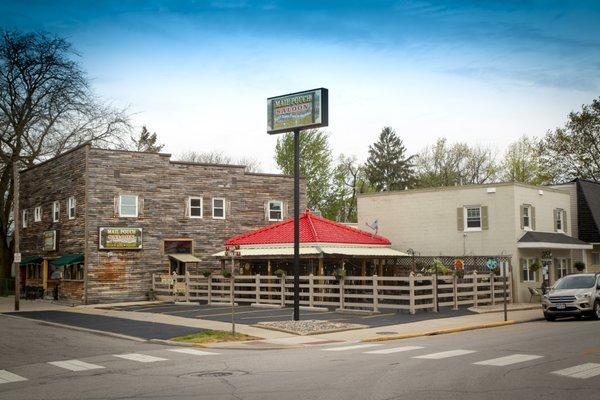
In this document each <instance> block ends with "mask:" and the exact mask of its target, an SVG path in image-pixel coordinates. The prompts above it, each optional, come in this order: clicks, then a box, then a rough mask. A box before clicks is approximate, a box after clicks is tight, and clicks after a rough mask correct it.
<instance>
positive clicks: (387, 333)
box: [375, 332, 398, 335]
mask: <svg viewBox="0 0 600 400" xmlns="http://www.w3.org/2000/svg"><path fill="white" fill-rule="evenodd" d="M375 333H376V334H377V335H395V334H397V333H398V332H375Z"/></svg>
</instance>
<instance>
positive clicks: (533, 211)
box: [531, 206, 535, 231]
mask: <svg viewBox="0 0 600 400" xmlns="http://www.w3.org/2000/svg"><path fill="white" fill-rule="evenodd" d="M531 229H532V230H534V231H535V207H534V206H531Z"/></svg>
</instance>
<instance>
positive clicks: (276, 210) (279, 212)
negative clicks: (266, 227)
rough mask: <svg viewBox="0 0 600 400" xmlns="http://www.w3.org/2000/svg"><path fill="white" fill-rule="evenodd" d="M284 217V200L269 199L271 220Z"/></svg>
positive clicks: (279, 219)
mask: <svg viewBox="0 0 600 400" xmlns="http://www.w3.org/2000/svg"><path fill="white" fill-rule="evenodd" d="M282 219H283V202H282V201H277V200H271V201H269V221H281V220H282Z"/></svg>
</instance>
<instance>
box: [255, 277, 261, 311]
mask: <svg viewBox="0 0 600 400" xmlns="http://www.w3.org/2000/svg"><path fill="white" fill-rule="evenodd" d="M254 284H255V285H256V300H255V301H256V304H259V303H260V274H256V277H255V279H254Z"/></svg>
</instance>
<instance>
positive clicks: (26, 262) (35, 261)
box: [21, 256, 44, 265]
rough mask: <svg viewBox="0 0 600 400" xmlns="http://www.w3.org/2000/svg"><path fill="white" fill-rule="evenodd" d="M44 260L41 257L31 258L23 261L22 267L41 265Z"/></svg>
mask: <svg viewBox="0 0 600 400" xmlns="http://www.w3.org/2000/svg"><path fill="white" fill-rule="evenodd" d="M43 261H44V259H43V258H42V257H40V256H29V257H25V258H23V259H22V260H21V265H29V264H41V263H42V262H43Z"/></svg>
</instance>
